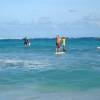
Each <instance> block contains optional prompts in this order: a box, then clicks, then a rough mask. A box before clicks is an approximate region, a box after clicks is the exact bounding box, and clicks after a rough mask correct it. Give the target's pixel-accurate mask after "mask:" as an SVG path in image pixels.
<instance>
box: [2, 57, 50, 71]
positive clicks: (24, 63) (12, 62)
mask: <svg viewBox="0 0 100 100" xmlns="http://www.w3.org/2000/svg"><path fill="white" fill-rule="evenodd" d="M0 64H1V67H2V68H3V67H21V68H28V69H38V70H39V69H40V70H41V69H45V70H47V69H49V68H50V67H48V66H50V63H49V61H47V60H39V61H38V60H19V59H1V60H0ZM7 65H8V66H7Z"/></svg>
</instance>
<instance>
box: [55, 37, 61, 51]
mask: <svg viewBox="0 0 100 100" xmlns="http://www.w3.org/2000/svg"><path fill="white" fill-rule="evenodd" d="M60 41H61V39H60V36H59V35H57V37H56V52H60Z"/></svg>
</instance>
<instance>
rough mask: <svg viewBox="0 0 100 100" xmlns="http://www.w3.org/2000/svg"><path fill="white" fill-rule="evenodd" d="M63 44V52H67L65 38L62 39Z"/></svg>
mask: <svg viewBox="0 0 100 100" xmlns="http://www.w3.org/2000/svg"><path fill="white" fill-rule="evenodd" d="M61 44H62V47H63V51H64V52H65V51H66V49H65V45H66V38H65V37H64V36H62V38H61Z"/></svg>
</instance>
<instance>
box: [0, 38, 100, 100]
mask: <svg viewBox="0 0 100 100" xmlns="http://www.w3.org/2000/svg"><path fill="white" fill-rule="evenodd" d="M30 41H31V46H30V47H29V48H25V47H24V45H23V40H17V39H15V40H14V39H13V40H9V39H6V40H3V39H2V40H0V100H100V48H99V47H100V40H99V39H96V38H70V39H67V41H66V49H67V51H66V53H65V54H62V55H56V54H55V39H31V40H30Z"/></svg>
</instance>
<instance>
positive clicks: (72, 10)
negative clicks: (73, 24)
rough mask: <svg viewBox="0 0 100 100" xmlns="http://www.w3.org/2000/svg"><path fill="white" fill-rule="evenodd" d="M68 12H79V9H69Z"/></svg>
mask: <svg viewBox="0 0 100 100" xmlns="http://www.w3.org/2000/svg"><path fill="white" fill-rule="evenodd" d="M68 12H70V13H76V12H78V11H77V10H75V9H69V10H68Z"/></svg>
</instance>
